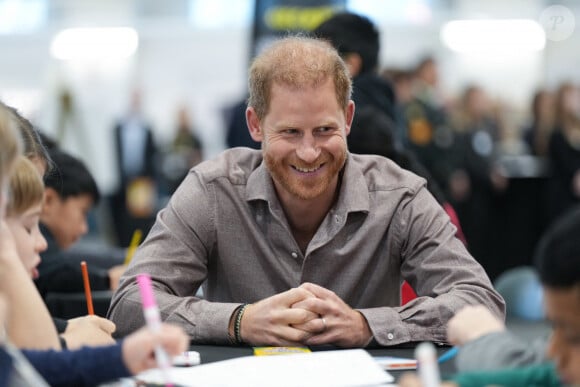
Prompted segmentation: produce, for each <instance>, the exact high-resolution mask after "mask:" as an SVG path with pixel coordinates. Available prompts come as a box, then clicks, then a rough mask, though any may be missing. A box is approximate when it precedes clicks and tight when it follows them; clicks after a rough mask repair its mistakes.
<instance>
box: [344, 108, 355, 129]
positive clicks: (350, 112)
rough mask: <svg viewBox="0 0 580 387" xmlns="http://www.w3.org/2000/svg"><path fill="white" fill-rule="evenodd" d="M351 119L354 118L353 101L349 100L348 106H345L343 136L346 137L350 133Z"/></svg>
mask: <svg viewBox="0 0 580 387" xmlns="http://www.w3.org/2000/svg"><path fill="white" fill-rule="evenodd" d="M353 118H354V101H353V100H350V101H348V105H347V106H346V125H345V128H344V131H345V134H346V135H347V136H348V135H349V133H350V128H351V126H352V120H353Z"/></svg>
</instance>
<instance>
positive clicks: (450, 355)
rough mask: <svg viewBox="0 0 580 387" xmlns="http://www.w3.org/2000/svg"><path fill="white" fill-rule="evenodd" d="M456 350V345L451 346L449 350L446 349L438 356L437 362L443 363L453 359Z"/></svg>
mask: <svg viewBox="0 0 580 387" xmlns="http://www.w3.org/2000/svg"><path fill="white" fill-rule="evenodd" d="M458 351H459V349H458V348H457V347H453V348H451V349H450V350H449V351H447V352H445V353H444V354H443V355H441V356H439V359H437V362H438V363H445V362H446V361H448V360H451V359H453V358H454V357H455V355H457V352H458Z"/></svg>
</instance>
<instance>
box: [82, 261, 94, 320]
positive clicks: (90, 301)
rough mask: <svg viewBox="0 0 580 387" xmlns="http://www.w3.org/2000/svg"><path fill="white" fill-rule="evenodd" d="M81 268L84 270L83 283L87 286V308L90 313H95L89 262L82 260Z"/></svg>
mask: <svg viewBox="0 0 580 387" xmlns="http://www.w3.org/2000/svg"><path fill="white" fill-rule="evenodd" d="M81 270H82V272H83V285H84V286H85V297H86V299H87V309H88V311H89V314H90V315H93V314H95V310H94V309H93V296H92V295H91V284H90V282H89V270H88V269H87V263H86V262H85V261H82V262H81Z"/></svg>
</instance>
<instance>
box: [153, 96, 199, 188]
mask: <svg viewBox="0 0 580 387" xmlns="http://www.w3.org/2000/svg"><path fill="white" fill-rule="evenodd" d="M164 153H165V154H164V155H163V166H162V172H163V173H162V175H163V178H164V179H165V184H166V187H165V189H166V191H167V192H165V194H167V195H171V194H173V192H174V191H175V190H176V189H177V187H178V186H179V184H181V181H182V180H183V179H184V178H185V176H186V175H187V173H188V172H189V170H190V169H191V168H192V167H193V166H195V165H197V164H199V162H201V160H203V144H202V142H201V140H200V138H199V136H198V135H197V133H196V130H195V126H194V125H193V123H192V121H191V117H190V114H189V111H188V109H187V107H185V106H181V107H180V108H179V110H178V111H177V125H176V131H175V135H174V137H173V139H172V141H171V143H170V144H169V147H168V148H167V149H166V151H165V152H164Z"/></svg>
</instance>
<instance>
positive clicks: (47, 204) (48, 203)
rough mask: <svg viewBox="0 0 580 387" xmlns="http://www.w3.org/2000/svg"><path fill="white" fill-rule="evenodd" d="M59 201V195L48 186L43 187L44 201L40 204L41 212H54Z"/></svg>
mask: <svg viewBox="0 0 580 387" xmlns="http://www.w3.org/2000/svg"><path fill="white" fill-rule="evenodd" d="M58 203H60V196H59V195H58V193H57V192H56V191H55V190H54V189H53V188H50V187H47V188H45V189H44V203H43V204H42V214H43V215H47V214H50V213H52V212H54V208H55V207H56V204H58Z"/></svg>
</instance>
